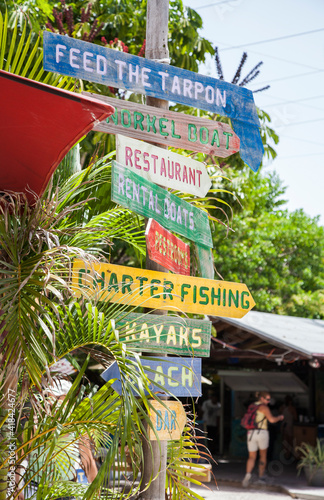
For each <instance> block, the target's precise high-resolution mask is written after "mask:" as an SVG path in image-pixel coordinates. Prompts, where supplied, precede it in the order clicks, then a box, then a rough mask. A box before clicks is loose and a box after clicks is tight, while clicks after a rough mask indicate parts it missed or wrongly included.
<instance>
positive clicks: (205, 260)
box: [196, 243, 215, 280]
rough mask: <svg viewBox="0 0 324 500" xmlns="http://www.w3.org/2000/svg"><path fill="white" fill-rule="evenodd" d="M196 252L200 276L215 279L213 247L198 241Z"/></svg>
mask: <svg viewBox="0 0 324 500" xmlns="http://www.w3.org/2000/svg"><path fill="white" fill-rule="evenodd" d="M196 254H197V259H198V268H199V274H200V276H201V277H202V278H207V279H210V280H213V279H214V276H215V271H214V259H213V252H212V249H211V248H208V247H204V246H203V245H200V244H199V243H196Z"/></svg>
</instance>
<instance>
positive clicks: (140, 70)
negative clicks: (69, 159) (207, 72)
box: [44, 31, 263, 171]
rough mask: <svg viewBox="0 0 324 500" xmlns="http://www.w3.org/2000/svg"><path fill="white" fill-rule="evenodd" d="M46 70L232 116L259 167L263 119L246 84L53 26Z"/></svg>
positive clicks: (248, 158)
mask: <svg viewBox="0 0 324 500" xmlns="http://www.w3.org/2000/svg"><path fill="white" fill-rule="evenodd" d="M44 69H45V70H47V71H54V72H55V73H61V74H63V75H69V76H72V77H75V78H81V79H83V80H88V81H92V82H97V83H101V84H103V85H107V86H112V87H116V88H123V89H126V90H130V91H132V92H136V93H140V94H146V95H150V96H153V97H157V98H160V99H165V100H170V101H175V102H178V103H181V104H185V105H188V106H194V107H196V108H200V109H204V110H206V111H211V112H212V113H217V114H219V115H223V116H228V117H229V118H231V121H232V125H233V129H234V131H235V133H236V134H237V135H238V136H239V138H240V140H241V147H240V156H241V158H242V160H243V161H245V162H246V163H247V164H248V165H249V166H250V167H251V169H252V170H254V171H256V170H258V168H259V166H260V163H261V160H262V156H263V146H262V140H261V136H260V131H259V127H260V122H259V118H258V115H257V112H256V107H255V104H254V100H253V94H252V92H251V91H250V90H248V89H246V88H243V87H238V86H237V85H233V84H231V83H227V82H225V81H223V80H217V79H216V78H212V77H207V76H203V75H200V74H198V73H194V72H193V71H188V70H185V69H181V68H177V67H175V66H166V65H165V64H162V63H158V62H154V61H151V60H149V59H145V58H143V57H138V56H133V55H131V54H127V53H124V52H119V51H116V50H113V49H109V48H106V47H101V46H99V45H95V44H93V43H88V42H84V41H82V40H76V39H75V38H71V37H68V36H63V35H58V34H56V33H51V32H49V31H45V32H44Z"/></svg>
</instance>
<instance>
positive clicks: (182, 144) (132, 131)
mask: <svg viewBox="0 0 324 500" xmlns="http://www.w3.org/2000/svg"><path fill="white" fill-rule="evenodd" d="M82 94H84V95H88V96H91V97H92V98H94V99H98V100H100V101H103V102H106V103H108V104H110V105H111V106H114V108H115V113H114V114H113V115H112V116H111V117H108V118H107V119H106V120H105V121H103V122H100V123H98V125H96V127H95V128H94V130H96V131H98V132H106V134H122V135H126V136H127V137H133V138H134V139H142V140H143V141H151V142H155V143H158V144H164V145H168V146H172V147H174V148H179V149H189V150H190V151H197V152H200V153H207V154H209V155H215V156H218V157H220V158H227V157H228V156H230V155H232V154H234V153H237V152H238V151H239V149H240V139H239V138H238V137H237V135H236V134H235V132H234V130H232V129H231V127H230V126H229V125H228V124H227V123H222V122H217V121H215V120H209V119H207V118H198V117H196V116H192V115H187V114H184V113H175V112H174V111H168V110H165V109H160V108H154V107H153V106H144V105H142V104H137V103H135V102H131V101H125V100H124V99H116V98H114V97H107V96H103V95H98V94H91V93H90V92H82Z"/></svg>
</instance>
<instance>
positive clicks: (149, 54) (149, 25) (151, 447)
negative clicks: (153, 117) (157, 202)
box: [141, 0, 169, 500]
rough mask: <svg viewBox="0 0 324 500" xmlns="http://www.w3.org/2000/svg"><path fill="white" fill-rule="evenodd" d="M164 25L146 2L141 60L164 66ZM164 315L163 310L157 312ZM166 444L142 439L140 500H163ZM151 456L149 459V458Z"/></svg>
mask: <svg viewBox="0 0 324 500" xmlns="http://www.w3.org/2000/svg"><path fill="white" fill-rule="evenodd" d="M168 22H169V0H148V1H147V13H146V47H145V57H146V58H147V59H156V60H158V61H159V62H164V63H166V64H168V62H169V50H168ZM146 104H147V105H148V106H154V107H156V108H162V109H168V108H169V103H168V101H164V100H162V99H156V98H155V97H147V98H146ZM146 269H151V270H155V271H162V272H167V269H165V268H164V267H163V266H161V265H160V264H157V263H156V262H154V261H152V260H150V258H149V257H148V253H147V254H146ZM159 312H160V314H165V313H166V311H157V313H159ZM167 443H168V442H167V441H160V442H158V441H151V442H150V443H148V442H147V441H146V440H145V439H143V456H144V464H143V468H142V481H143V486H145V485H147V484H148V483H149V481H150V479H152V477H153V478H155V479H154V481H152V483H151V484H150V486H149V487H148V488H147V490H145V491H144V492H143V493H142V494H141V498H142V499H143V500H165V480H166V464H167ZM152 455H153V459H152Z"/></svg>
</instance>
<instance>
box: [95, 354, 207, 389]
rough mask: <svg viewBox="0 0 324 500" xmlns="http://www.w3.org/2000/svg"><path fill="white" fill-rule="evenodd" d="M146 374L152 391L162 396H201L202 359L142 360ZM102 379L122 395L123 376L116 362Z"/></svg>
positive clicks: (168, 358) (103, 374) (166, 358)
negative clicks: (168, 393) (110, 382)
mask: <svg viewBox="0 0 324 500" xmlns="http://www.w3.org/2000/svg"><path fill="white" fill-rule="evenodd" d="M141 362H142V366H143V368H144V371H145V374H146V375H147V377H148V378H149V379H150V381H151V387H150V389H151V391H152V392H155V393H157V394H158V395H159V396H160V395H165V394H167V392H166V391H169V392H170V393H171V394H173V395H174V396H176V397H197V396H201V358H171V357H165V358H155V359H154V360H153V359H150V360H146V359H142V361H141ZM101 376H102V378H103V379H104V380H105V381H106V382H108V381H110V380H113V379H117V380H116V381H115V382H113V384H112V387H113V389H115V391H116V392H118V394H121V393H122V383H121V374H120V371H119V368H118V364H117V362H116V361H115V362H114V363H112V365H111V366H110V367H109V368H107V370H105V371H104V372H103V373H102V374H101Z"/></svg>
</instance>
